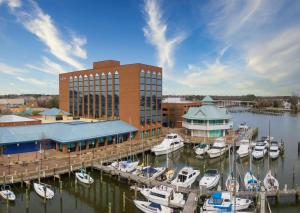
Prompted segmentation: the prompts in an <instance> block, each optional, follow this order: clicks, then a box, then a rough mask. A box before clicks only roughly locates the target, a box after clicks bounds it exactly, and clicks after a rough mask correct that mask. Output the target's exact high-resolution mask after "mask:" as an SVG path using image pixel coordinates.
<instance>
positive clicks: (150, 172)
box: [132, 166, 166, 179]
mask: <svg viewBox="0 0 300 213" xmlns="http://www.w3.org/2000/svg"><path fill="white" fill-rule="evenodd" d="M165 171H166V168H165V167H151V166H145V167H142V168H137V169H136V170H135V171H134V172H133V173H132V174H134V175H137V176H143V177H148V178H151V179H155V178H157V177H159V176H160V175H162V174H163V173H164V172H165Z"/></svg>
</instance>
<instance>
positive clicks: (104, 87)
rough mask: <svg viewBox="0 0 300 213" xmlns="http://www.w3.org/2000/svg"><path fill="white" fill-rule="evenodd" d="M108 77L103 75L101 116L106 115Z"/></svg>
mask: <svg viewBox="0 0 300 213" xmlns="http://www.w3.org/2000/svg"><path fill="white" fill-rule="evenodd" d="M105 100H106V75H105V74H104V73H102V75H101V116H105V115H106V108H105V105H106V103H105V102H106V101H105Z"/></svg>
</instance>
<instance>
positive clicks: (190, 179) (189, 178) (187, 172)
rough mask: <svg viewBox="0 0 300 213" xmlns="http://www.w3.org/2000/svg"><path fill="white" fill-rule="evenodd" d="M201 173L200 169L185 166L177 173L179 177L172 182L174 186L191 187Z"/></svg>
mask: <svg viewBox="0 0 300 213" xmlns="http://www.w3.org/2000/svg"><path fill="white" fill-rule="evenodd" d="M199 175H200V171H199V170H195V169H193V168H192V167H183V168H182V169H181V170H180V171H179V173H178V174H177V177H176V178H175V179H174V180H172V181H171V184H172V185H174V186H180V187H185V188H190V187H191V186H192V184H193V183H194V182H195V180H196V178H197V177H198V176H199Z"/></svg>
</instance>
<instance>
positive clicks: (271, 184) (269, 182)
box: [264, 170, 279, 192]
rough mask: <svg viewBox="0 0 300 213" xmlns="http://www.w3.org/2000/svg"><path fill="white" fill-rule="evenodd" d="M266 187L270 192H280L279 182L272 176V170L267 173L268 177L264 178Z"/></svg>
mask: <svg viewBox="0 0 300 213" xmlns="http://www.w3.org/2000/svg"><path fill="white" fill-rule="evenodd" d="M264 187H265V189H266V190H267V191H268V192H270V191H277V190H279V182H278V180H277V179H276V178H275V177H274V176H273V175H272V172H271V170H270V171H269V172H268V173H267V175H266V177H265V178H264Z"/></svg>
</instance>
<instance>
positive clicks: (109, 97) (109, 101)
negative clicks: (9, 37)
mask: <svg viewBox="0 0 300 213" xmlns="http://www.w3.org/2000/svg"><path fill="white" fill-rule="evenodd" d="M107 116H108V117H111V116H112V76H111V73H110V72H109V73H108V74H107Z"/></svg>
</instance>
